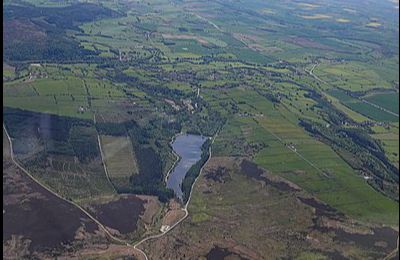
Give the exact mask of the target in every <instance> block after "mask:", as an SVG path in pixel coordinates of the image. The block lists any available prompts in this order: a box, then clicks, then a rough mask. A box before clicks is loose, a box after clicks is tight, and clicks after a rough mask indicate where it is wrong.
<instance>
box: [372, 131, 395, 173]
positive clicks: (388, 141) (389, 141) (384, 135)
mask: <svg viewBox="0 0 400 260" xmlns="http://www.w3.org/2000/svg"><path fill="white" fill-rule="evenodd" d="M372 130H373V131H374V134H373V135H372V136H373V137H374V138H375V139H377V140H379V141H380V142H381V143H382V146H383V149H384V150H385V151H386V155H387V156H388V158H389V159H390V160H391V161H392V162H393V163H394V164H395V165H396V166H397V168H399V127H398V126H392V127H390V129H387V128H384V127H379V126H376V127H373V128H372Z"/></svg>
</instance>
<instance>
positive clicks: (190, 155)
mask: <svg viewBox="0 0 400 260" xmlns="http://www.w3.org/2000/svg"><path fill="white" fill-rule="evenodd" d="M206 140H207V137H203V136H200V135H191V134H182V135H178V136H177V137H176V139H175V141H174V142H173V143H172V148H173V149H174V151H175V152H176V153H177V154H178V155H179V156H180V157H181V159H180V161H179V162H178V163H177V164H176V166H175V168H174V169H173V170H172V172H170V174H169V176H168V179H167V187H168V188H170V189H173V190H174V192H175V195H176V197H178V198H179V199H182V195H183V194H182V189H181V184H182V182H183V179H184V178H185V176H186V173H187V171H188V170H189V169H190V167H192V166H193V165H194V164H195V163H196V162H197V161H198V160H200V158H201V146H202V145H203V144H204V142H205V141H206Z"/></svg>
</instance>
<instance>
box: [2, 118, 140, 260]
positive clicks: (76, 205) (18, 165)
mask: <svg viewBox="0 0 400 260" xmlns="http://www.w3.org/2000/svg"><path fill="white" fill-rule="evenodd" d="M3 129H4V132H5V134H6V136H7V139H8V142H9V144H10V157H11V160H12V162H13V163H14V164H15V165H16V166H17V167H18V168H19V169H20V170H21V171H23V172H24V173H25V174H26V175H28V177H29V178H31V179H32V180H33V181H34V182H36V183H37V184H38V185H40V186H41V187H42V188H43V189H45V190H47V191H48V192H50V193H51V194H53V195H54V196H56V197H57V198H59V199H61V200H63V201H65V202H67V203H68V204H70V205H72V206H75V207H77V208H78V209H80V210H81V211H82V212H83V213H84V214H85V215H86V216H88V217H89V218H90V219H91V220H93V221H94V222H95V223H96V224H97V225H98V226H99V227H100V228H101V229H102V230H103V231H104V232H105V233H106V235H107V236H108V237H109V238H111V239H112V240H114V241H116V242H117V243H119V244H125V245H126V246H128V247H132V248H134V249H136V248H135V247H134V246H132V245H131V244H129V243H128V242H127V241H125V240H122V239H119V238H117V237H115V236H113V235H112V234H111V233H110V232H109V231H108V229H107V228H106V227H105V226H104V225H103V224H102V223H101V222H100V221H99V220H97V219H96V218H95V217H93V216H92V215H91V214H90V213H89V212H87V211H86V210H85V209H84V208H82V207H81V206H80V205H78V204H77V203H75V202H73V201H71V200H67V199H65V198H63V197H62V196H60V195H59V194H58V193H56V192H54V191H52V190H51V189H50V188H49V187H47V186H46V185H45V184H43V183H42V182H40V181H39V180H38V179H36V178H35V177H34V176H32V175H31V174H30V173H29V172H28V171H27V170H26V169H25V168H24V167H22V165H21V164H19V162H18V161H17V160H16V159H15V157H14V150H13V144H12V140H11V137H10V135H9V134H8V132H7V129H6V127H5V125H4V123H3ZM136 250H137V251H138V252H140V253H142V254H143V255H144V256H145V258H146V259H147V256H146V255H145V254H144V253H143V252H142V251H141V250H138V249H136Z"/></svg>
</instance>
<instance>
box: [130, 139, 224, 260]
mask: <svg viewBox="0 0 400 260" xmlns="http://www.w3.org/2000/svg"><path fill="white" fill-rule="evenodd" d="M218 133H219V131H218V132H217V133H216V134H215V135H214V137H212V140H211V144H210V147H209V150H208V152H209V156H208V159H207V161H206V162H205V163H204V164H203V166H202V167H201V169H200V172H199V175H198V176H197V178H196V179H195V180H194V182H193V184H192V187H191V189H190V194H189V198H188V200H187V202H186V204H185V206H184V207H183V208H182V210H183V211H185V215H184V216H183V217H182V218H181V219H180V220H178V221H177V222H176V223H175V224H174V225H172V226H171V227H170V228H169V229H167V230H166V231H164V232H162V233H160V234H157V235H152V236H149V237H146V238H144V239H142V240H141V241H139V242H137V243H136V244H135V245H134V248H135V249H136V250H139V251H140V252H141V253H142V254H143V255H144V257H145V259H146V260H148V258H147V255H146V253H145V252H144V251H143V250H141V249H139V248H137V247H138V246H139V245H141V244H142V243H144V242H146V241H148V240H151V239H156V238H160V237H162V236H164V235H165V234H167V233H168V232H169V231H171V230H172V229H174V228H175V227H176V226H177V225H179V224H180V223H181V222H182V221H184V220H185V219H186V218H187V217H188V216H189V211H188V206H189V203H190V200H191V198H192V193H193V188H194V185H195V183H196V182H197V180H198V179H199V177H200V175H201V173H202V172H203V169H204V167H205V166H206V165H207V163H208V162H209V161H210V159H211V146H212V144H213V143H214V141H215V138H216V137H217V136H218ZM172 169H173V168H171V170H172ZM171 170H170V171H171Z"/></svg>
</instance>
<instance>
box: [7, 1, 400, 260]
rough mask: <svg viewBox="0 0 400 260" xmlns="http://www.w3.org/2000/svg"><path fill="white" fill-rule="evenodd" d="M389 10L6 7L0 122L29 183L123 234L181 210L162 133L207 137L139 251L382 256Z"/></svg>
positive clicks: (392, 185) (392, 153)
mask: <svg viewBox="0 0 400 260" xmlns="http://www.w3.org/2000/svg"><path fill="white" fill-rule="evenodd" d="M396 6H397V8H398V3H397V4H396V3H395V2H391V1H323V2H316V1H308V2H302V3H301V2H298V1H261V0H248V1H246V3H244V2H243V1H220V0H216V1H212V2H210V1H206V0H191V1H175V0H172V1H166V0H140V1H124V0H117V1H108V0H99V1H89V2H87V1H86V2H82V1H67V2H65V3H64V2H63V3H60V1H56V0H21V1H18V3H15V1H9V0H8V1H5V2H4V3H3V7H4V9H5V11H4V12H3V14H4V21H3V23H4V28H5V33H4V36H5V37H4V45H5V48H4V53H5V54H4V56H3V64H6V66H5V69H3V101H4V106H3V115H4V118H5V119H4V122H3V123H4V125H5V127H6V128H7V130H9V133H10V135H11V137H12V138H13V144H14V148H15V156H16V158H17V159H18V161H19V162H20V163H21V164H22V165H23V166H24V167H25V168H27V169H28V170H29V171H30V172H31V173H32V175H33V176H35V178H37V179H38V180H40V181H41V182H43V183H44V184H45V185H47V186H49V187H50V188H51V189H52V190H54V191H55V192H57V193H59V194H60V195H61V196H64V197H65V198H67V199H70V200H73V201H74V202H77V203H79V204H80V205H82V206H84V207H85V208H87V209H88V210H90V212H91V213H93V214H95V215H96V217H97V218H99V219H100V220H101V222H102V223H105V224H106V225H107V227H109V228H110V229H112V232H115V234H116V235H117V236H118V237H120V238H126V239H129V240H139V239H141V238H143V236H144V234H147V235H148V234H153V233H155V232H157V231H158V230H159V228H160V225H161V223H169V224H171V222H172V220H173V219H177V218H178V217H179V216H181V214H182V211H180V213H177V212H176V211H177V208H179V207H180V206H179V203H178V202H176V201H175V200H174V197H173V196H174V195H173V192H171V190H169V189H167V188H166V186H165V183H164V178H165V174H166V173H167V172H168V171H169V169H170V168H171V167H172V165H173V163H174V161H175V157H174V154H173V153H172V150H171V149H172V148H171V145H170V141H171V140H172V138H173V136H175V135H176V134H178V133H180V132H190V133H193V134H199V135H203V136H216V139H215V142H214V143H213V145H212V147H211V149H212V158H211V161H210V164H207V165H206V166H205V168H204V169H205V171H204V173H202V175H201V176H200V178H199V181H198V182H196V184H195V186H194V193H193V196H192V198H191V199H192V200H191V202H190V204H189V208H188V209H189V217H188V218H187V219H186V220H184V221H183V222H182V223H180V224H179V225H178V226H177V227H176V228H175V229H174V230H172V231H171V233H170V234H171V235H170V234H167V235H165V236H163V237H162V238H161V239H155V240H154V241H151V242H148V243H147V242H146V243H144V244H143V245H142V246H143V248H144V249H145V251H146V254H148V256H149V257H150V258H154V259H164V258H168V257H169V258H171V259H178V258H182V259H186V258H194V259H195V258H196V259H197V258H199V257H204V258H206V259H209V258H213V257H215V255H218V254H222V255H226V256H229V257H232V258H240V257H242V258H248V259H257V257H258V256H264V255H266V254H267V253H270V252H272V254H274V255H273V257H275V258H287V259H307V258H313V257H314V258H319V257H321V258H322V257H325V258H328V259H330V258H334V259H336V258H339V259H340V258H341V257H345V258H351V259H353V258H354V259H369V258H374V259H375V258H384V257H385V255H387V254H388V253H390V251H392V250H393V248H394V247H395V240H396V238H397V236H398V232H395V231H393V229H391V228H390V227H388V226H391V227H394V228H395V229H396V230H398V222H399V215H398V209H399V203H398V199H397V197H398V192H399V188H398V187H399V186H398V165H399V154H398V151H397V150H398V147H399V138H398V132H399V130H398V129H399V123H398V121H399V119H398V116H395V115H394V114H393V113H395V114H396V113H397V114H398V108H397V106H398V103H399V98H398V86H399V72H398V69H399V58H398V54H399V52H398V46H399V43H398V22H397V21H398V11H397V9H396ZM378 24H379V25H378ZM393 93H395V94H396V95H394V94H393ZM367 102H371V103H373V104H375V105H373V104H368V103H367ZM378 106H379V107H381V108H382V109H381V108H379V107H378ZM385 110H390V111H391V112H392V113H390V112H387V111H385ZM217 133H218V134H217ZM98 138H99V139H100V142H99V140H98ZM99 143H100V145H101V146H99ZM100 147H101V150H100ZM3 150H4V147H3ZM101 151H102V152H103V156H102V154H101ZM243 162H245V163H244V164H243V165H242V163H243ZM103 163H104V165H103ZM104 166H106V168H107V170H108V174H109V177H110V179H111V183H112V184H114V189H113V185H112V184H111V183H110V181H109V180H108V178H107V175H106V173H105V171H104ZM193 174H194V175H195V173H193ZM238 190H240V191H241V192H240V193H238V192H237V191H238ZM121 193H123V195H121ZM125 193H128V194H125ZM144 200H146V201H147V202H148V203H145V201H144ZM114 209H118V210H116V211H115V212H113V210H114ZM288 210H289V212H288ZM148 212H151V214H150V213H148ZM126 214H128V215H132V218H128V219H126V218H125V217H126ZM164 215H165V216H168V217H167V219H162V218H163V216H164ZM171 215H172V217H171ZM174 215H175V217H174ZM293 216H296V217H295V218H294V217H293ZM146 219H147V220H146ZM313 220H314V221H313ZM265 223H269V224H268V225H265ZM382 225H384V226H385V227H383V226H382ZM214 227H215V228H214ZM74 228H75V227H74ZM358 232H359V233H358ZM77 234H78V233H77ZM382 234H384V235H382ZM177 237H179V238H181V239H183V240H185V241H187V244H182V243H181V241H180V240H177V239H176V238H177ZM346 239H347V240H346ZM349 239H350V240H349ZM229 241H230V242H229ZM235 241H243V242H241V243H238V242H235ZM263 241H264V242H265V243H264V242H263ZM294 241H295V242H294ZM316 241H319V243H316ZM365 241H368V242H365ZM11 242H12V241H11ZM11 242H10V241H8V242H7V243H11ZM4 244H5V242H3V247H4ZM153 245H156V246H158V248H160V247H161V248H164V249H165V250H163V251H162V254H163V255H159V254H158V252H159V251H157V250H153V249H154V248H153V247H152V246H153ZM114 246H115V245H114ZM119 246H120V247H125V245H123V246H122V245H119ZM104 248H105V247H104ZM169 248H175V249H176V250H170V249H169ZM331 248H333V250H331ZM112 249H115V248H112ZM125 249H126V248H125ZM104 250H106V249H104ZM115 250H117V249H115ZM118 250H120V249H118ZM132 250H133V249H132ZM77 251H79V250H78V249H76V248H73V249H71V255H70V256H72V255H73V253H72V252H77ZM128 251H129V250H128ZM129 253H131V251H129ZM89 255H91V254H90V253H89ZM106 255H107V254H106ZM131 255H132V254H131ZM81 257H83V258H85V255H81ZM38 258H41V257H38ZM42 258H46V257H42ZM94 258H95V257H94ZM260 258H262V257H260Z"/></svg>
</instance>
